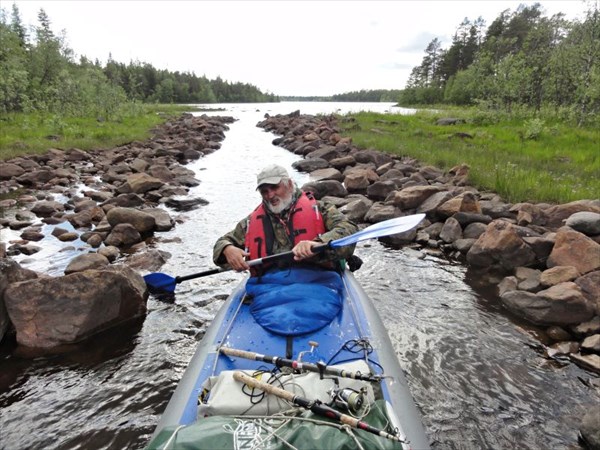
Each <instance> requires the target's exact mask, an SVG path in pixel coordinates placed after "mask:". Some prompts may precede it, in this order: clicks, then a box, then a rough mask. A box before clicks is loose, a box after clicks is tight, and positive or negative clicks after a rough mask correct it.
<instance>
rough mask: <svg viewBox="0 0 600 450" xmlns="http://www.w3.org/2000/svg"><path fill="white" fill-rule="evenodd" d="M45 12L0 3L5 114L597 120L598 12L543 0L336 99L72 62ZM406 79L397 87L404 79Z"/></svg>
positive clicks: (466, 28) (0, 96)
mask: <svg viewBox="0 0 600 450" xmlns="http://www.w3.org/2000/svg"><path fill="white" fill-rule="evenodd" d="M65 42H66V39H65V36H64V35H63V34H55V33H54V32H53V31H52V26H51V21H50V18H49V17H48V15H47V14H46V13H45V11H44V10H43V9H41V10H40V11H39V13H38V24H37V26H29V27H26V26H25V25H24V24H23V23H22V20H21V18H20V14H19V10H18V7H17V6H16V5H15V4H13V5H12V10H11V11H10V12H9V11H6V10H4V9H0V44H1V45H0V114H7V113H29V112H36V113H40V114H44V113H50V114H58V115H61V116H63V117H66V116H68V117H78V116H94V115H95V116H102V117H104V118H110V117H111V116H112V115H114V114H115V113H116V111H118V109H119V108H121V107H122V105H124V104H131V103H135V102H138V103H179V104H182V103H184V104H185V103H243V102H272V101H280V100H303V101H356V102H360V101H366V102H378V101H393V102H398V103H399V104H400V105H402V106H418V105H449V106H450V105H455V106H458V107H464V106H475V107H477V108H478V109H479V110H481V111H488V112H490V114H497V113H504V114H508V115H514V114H521V113H523V112H526V114H527V115H528V116H531V115H534V116H535V115H540V114H543V115H545V116H548V115H551V116H552V117H554V118H555V119H557V120H564V121H565V122H567V123H572V124H576V125H596V124H597V122H598V118H599V117H600V115H599V113H600V11H599V9H598V2H589V3H588V9H587V11H586V14H585V17H584V19H583V20H574V21H569V20H566V19H565V17H564V15H563V14H556V15H553V16H552V17H546V16H545V15H544V12H543V8H542V6H541V5H540V4H539V3H536V4H533V5H531V6H525V5H521V6H519V7H518V8H517V10H515V11H510V10H505V11H503V12H502V13H501V14H500V15H499V16H498V17H497V18H496V19H495V20H494V21H493V22H492V23H491V24H490V25H489V26H486V24H485V22H484V21H483V19H481V18H477V19H475V20H470V19H468V18H465V19H464V20H463V22H462V23H461V24H459V25H458V27H457V29H456V32H455V33H454V36H453V40H452V42H451V44H450V45H449V47H448V48H443V46H442V43H441V41H440V39H439V38H437V37H436V38H434V39H433V40H432V41H431V42H430V43H429V44H428V45H427V47H426V48H425V50H424V53H425V55H424V57H423V59H422V62H421V64H420V65H418V66H416V67H414V68H413V69H412V72H411V75H410V77H409V79H408V82H407V83H406V86H404V88H403V89H400V88H399V89H397V90H389V89H388V90H386V89H379V90H361V91H355V92H347V93H340V94H336V95H333V96H330V97H321V96H320V97H281V98H280V97H278V96H277V95H275V94H272V93H263V92H261V91H260V90H259V89H258V88H257V87H255V86H253V85H251V84H247V83H241V82H229V81H225V80H222V79H221V78H220V77H217V78H216V79H214V80H209V79H207V78H206V77H205V76H197V75H196V74H194V73H189V72H183V73H181V72H170V71H168V70H163V69H158V68H155V67H153V66H152V65H151V64H149V63H145V62H139V61H130V62H129V63H127V64H126V63H123V62H118V61H114V60H113V59H112V58H111V57H109V59H108V61H107V62H106V63H105V64H104V65H102V64H101V63H100V62H99V61H98V60H96V61H90V60H89V59H87V58H86V57H85V56H81V57H79V58H78V60H77V61H76V60H75V56H74V55H75V54H74V52H73V50H71V49H70V48H68V46H67V45H66V44H65ZM399 84H400V83H399Z"/></svg>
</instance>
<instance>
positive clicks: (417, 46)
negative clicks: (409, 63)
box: [396, 31, 442, 53]
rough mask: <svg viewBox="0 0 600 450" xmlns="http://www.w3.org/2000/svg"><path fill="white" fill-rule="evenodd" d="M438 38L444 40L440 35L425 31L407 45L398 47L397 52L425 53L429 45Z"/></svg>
mask: <svg viewBox="0 0 600 450" xmlns="http://www.w3.org/2000/svg"><path fill="white" fill-rule="evenodd" d="M436 37H437V38H438V39H440V40H442V39H441V38H440V36H439V35H435V34H433V33H431V32H429V31H423V32H421V33H419V34H417V35H416V36H415V37H414V38H412V39H411V40H410V41H409V42H408V43H407V44H405V45H403V46H401V47H398V48H397V49H396V51H397V52H399V53H417V52H418V53H423V52H424V51H425V49H426V48H427V45H428V44H429V43H430V42H431V41H432V40H433V39H435V38H436Z"/></svg>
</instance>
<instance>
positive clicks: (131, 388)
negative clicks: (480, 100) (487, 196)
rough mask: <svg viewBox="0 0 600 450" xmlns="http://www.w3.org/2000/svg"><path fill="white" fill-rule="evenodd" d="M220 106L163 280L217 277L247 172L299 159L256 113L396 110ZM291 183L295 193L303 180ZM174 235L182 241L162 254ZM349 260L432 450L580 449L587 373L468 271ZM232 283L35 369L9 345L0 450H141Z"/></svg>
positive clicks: (183, 287)
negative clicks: (216, 254) (558, 354)
mask: <svg viewBox="0 0 600 450" xmlns="http://www.w3.org/2000/svg"><path fill="white" fill-rule="evenodd" d="M223 106H224V107H226V108H227V111H219V112H214V113H210V114H218V115H231V116H234V117H236V118H237V119H239V120H238V121H236V122H235V123H233V124H231V125H230V131H228V132H227V133H226V140H225V141H224V142H223V146H222V148H221V149H220V150H218V151H217V152H215V153H213V154H211V155H208V156H206V157H205V158H203V159H201V160H199V161H196V162H194V163H193V164H190V165H189V166H188V167H190V168H192V169H193V170H195V171H196V172H197V174H198V175H197V178H198V179H200V180H201V184H200V185H199V186H198V187H196V188H194V189H193V190H192V191H191V192H190V195H192V196H194V197H196V196H199V197H203V198H205V199H206V200H208V201H209V204H208V205H206V206H203V207H200V208H199V209H197V210H194V211H189V212H186V213H184V214H183V215H182V218H185V221H184V222H183V223H181V224H178V225H177V227H176V228H175V229H174V230H172V231H170V232H167V233H160V234H158V239H157V240H156V241H157V244H156V245H158V246H159V248H161V249H162V250H166V251H168V252H169V253H171V254H172V257H171V258H170V260H169V261H168V262H167V263H166V264H165V265H164V266H163V267H162V268H161V270H160V271H161V272H164V273H167V274H170V275H172V276H175V275H185V274H188V273H193V272H199V271H202V270H205V269H208V268H212V267H213V264H212V245H213V243H214V241H215V240H216V239H217V237H219V236H220V235H221V234H223V233H224V232H225V231H228V230H229V229H231V228H232V227H233V226H234V225H235V223H236V222H237V221H238V220H239V219H241V218H242V217H243V216H245V215H246V213H247V212H249V211H250V210H251V208H253V207H254V206H255V205H256V204H257V203H258V201H259V198H258V195H257V193H256V192H255V191H254V190H253V189H252V187H253V186H254V181H255V175H256V173H257V172H258V171H259V170H260V168H262V167H263V166H264V165H266V164H269V163H278V164H281V165H284V166H287V167H289V166H290V165H291V163H292V162H294V161H295V160H297V159H298V157H297V156H296V155H294V154H292V153H290V152H288V151H286V150H283V149H281V148H278V147H274V146H273V145H272V144H271V142H272V140H273V139H274V138H275V136H274V135H273V134H271V133H266V132H264V131H263V130H261V129H259V128H256V123H258V122H259V121H261V120H262V119H263V117H264V114H265V113H269V114H271V115H274V114H278V113H283V114H286V113H289V112H292V111H295V110H297V109H300V111H301V112H302V113H306V114H316V113H321V112H322V113H330V112H336V111H340V112H344V111H349V110H352V111H356V110H360V109H372V110H376V111H382V112H383V111H390V110H392V111H393V110H397V109H396V108H392V106H391V104H367V105H365V104H361V105H359V104H343V103H342V104H322V103H309V104H301V103H282V104H273V105H223ZM399 112H402V113H410V111H404V110H403V111H399ZM293 176H294V178H295V180H296V181H297V182H298V183H299V184H302V183H304V182H306V181H308V179H309V178H308V176H307V175H306V174H299V173H295V174H294V175H293ZM172 215H174V216H175V215H177V213H175V212H173V211H172ZM175 237H179V238H180V239H181V242H182V243H181V244H178V243H176V242H169V241H170V240H171V239H172V238H175ZM2 239H3V240H4V239H6V238H5V237H4V236H3V237H2ZM56 251H58V250H55V252H56ZM356 253H357V254H358V255H359V256H360V257H361V258H362V259H363V260H364V261H365V264H364V265H363V267H362V268H361V269H360V270H359V271H358V272H356V273H355V275H356V277H357V279H358V280H359V281H360V282H361V284H362V285H363V287H364V288H365V290H366V292H367V293H368V294H369V295H370V296H371V298H372V299H373V301H374V302H375V305H376V307H377V309H378V311H379V312H380V315H381V316H382V318H383V320H384V323H385V325H386V327H387V329H388V331H389V333H390V337H391V338H392V342H393V343H394V346H395V349H396V352H397V354H398V358H399V359H400V363H401V365H402V367H403V368H404V369H405V371H406V374H407V378H408V381H409V384H410V386H411V390H412V392H413V396H414V398H415V401H416V402H417V405H418V407H419V408H420V410H421V411H422V413H423V420H424V425H425V428H426V429H427V433H428V435H429V438H430V442H431V443H432V445H433V447H434V448H438V449H481V448H494V449H513V448H522V449H532V450H537V449H542V448H559V449H560V448H578V445H577V429H578V426H579V423H580V418H581V417H582V415H583V413H584V411H585V410H586V409H588V408H590V407H597V404H598V396H597V394H596V393H594V392H593V391H592V390H591V389H590V388H588V387H586V385H585V384H584V383H583V382H582V381H586V380H589V379H590V378H593V377H594V376H593V375H592V374H590V373H589V372H586V371H584V370H582V369H580V368H578V367H576V366H574V365H572V364H569V363H564V364H560V363H557V362H549V361H547V360H545V359H544V358H543V357H542V356H541V355H540V353H539V351H538V348H539V341H538V340H537V339H536V338H535V333H536V330H535V329H534V328H531V327H527V326H526V325H524V324H521V323H519V322H518V321H515V320H513V319H512V318H511V317H510V316H508V315H507V314H506V313H505V312H504V311H503V310H502V308H501V306H500V305H499V302H498V300H497V299H496V298H495V296H494V295H488V294H487V293H485V292H483V291H481V292H480V291H479V290H477V289H475V288H473V287H471V284H473V285H474V283H469V281H470V277H471V275H470V274H469V273H468V271H467V270H466V268H464V267H462V266H460V265H457V264H453V263H450V262H448V261H446V260H445V259H444V258H442V257H440V256H439V255H436V254H434V253H431V252H418V251H416V250H413V249H409V248H406V249H402V250H394V249H391V248H387V247H385V246H383V245H381V244H380V243H378V242H376V241H375V242H373V241H370V242H366V243H361V244H359V246H358V248H357V252H356ZM29 258H30V260H29V263H27V260H25V258H23V259H24V260H25V261H24V265H25V267H32V266H34V267H35V269H36V270H45V271H46V272H47V273H52V274H57V273H60V270H62V269H63V268H64V265H66V263H67V262H68V261H63V260H64V259H65V258H63V259H61V258H60V257H57V256H56V254H52V252H51V251H50V250H48V254H42V255H41V256H40V255H39V254H38V255H36V257H35V258H31V257H29ZM28 264H29V265H28ZM240 279H241V275H239V274H236V273H223V274H219V275H213V276H210V277H205V278H200V279H195V280H190V281H186V282H184V283H182V284H180V285H179V286H178V287H177V293H176V297H175V299H174V301H170V302H167V301H164V300H163V301H161V300H159V299H155V298H152V297H151V298H150V299H149V301H148V314H147V315H146V317H145V318H143V319H142V320H139V321H137V322H135V323H132V324H129V325H128V326H126V327H120V328H116V329H112V330H109V331H108V332H106V333H104V334H102V335H99V336H98V337H96V338H94V339H92V340H89V341H87V342H86V343H84V344H82V345H80V346H79V348H77V349H76V350H74V351H72V352H70V353H68V354H65V355H60V356H54V357H44V358H37V359H33V360H30V359H25V358H20V357H18V356H17V355H14V354H13V353H12V351H13V348H12V345H11V344H9V343H4V344H3V346H2V347H0V358H1V359H0V449H6V450H13V449H99V448H111V449H112V448H114V449H121V448H128V449H136V448H143V447H144V445H145V444H147V442H148V440H149V438H150V436H151V434H152V432H153V430H154V427H155V426H156V423H157V422H158V419H159V417H160V414H161V413H162V411H163V410H164V408H165V407H166V404H167V402H168V400H169V398H170V396H171V394H172V392H173V390H174V388H175V386H176V384H177V382H178V380H179V379H180V378H181V376H182V373H183V371H184V370H185V368H186V366H187V364H188V362H189V360H190V358H191V357H192V355H193V353H194V350H195V348H196V345H197V343H198V340H199V339H200V338H201V337H202V335H203V332H204V330H205V329H206V326H207V325H208V324H209V323H210V321H211V319H212V318H213V317H214V315H215V313H216V311H217V310H218V308H219V307H220V306H221V305H222V304H223V301H224V299H225V298H226V296H227V294H228V293H229V291H230V290H231V289H232V287H233V286H234V285H235V284H236V283H237V282H238V281H239V280H240Z"/></svg>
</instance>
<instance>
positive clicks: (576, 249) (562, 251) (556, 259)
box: [546, 227, 600, 274]
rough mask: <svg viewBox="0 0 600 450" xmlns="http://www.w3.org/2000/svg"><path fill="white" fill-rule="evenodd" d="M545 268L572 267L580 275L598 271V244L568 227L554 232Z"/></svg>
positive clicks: (599, 252)
mask: <svg viewBox="0 0 600 450" xmlns="http://www.w3.org/2000/svg"><path fill="white" fill-rule="evenodd" d="M546 264H547V266H548V267H549V268H552V267H555V266H572V267H575V268H576V269H577V271H578V272H579V273H581V274H585V273H588V272H591V271H593V270H597V269H600V244H598V243H597V242H594V241H593V240H592V239H590V238H589V237H587V236H586V235H585V234H583V233H580V232H578V231H575V230H573V229H571V228H569V227H562V228H560V229H559V230H558V231H557V232H556V241H555V243H554V248H553V249H552V252H551V253H550V256H549V257H548V261H547V263H546Z"/></svg>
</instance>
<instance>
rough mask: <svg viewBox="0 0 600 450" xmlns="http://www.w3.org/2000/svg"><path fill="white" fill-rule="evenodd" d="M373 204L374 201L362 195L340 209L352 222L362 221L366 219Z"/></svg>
mask: <svg viewBox="0 0 600 450" xmlns="http://www.w3.org/2000/svg"><path fill="white" fill-rule="evenodd" d="M371 206H373V201H372V200H369V199H368V198H367V197H364V196H361V198H358V199H356V200H353V201H351V202H349V203H347V204H346V205H344V206H342V207H340V208H339V210H340V212H341V213H342V214H344V215H345V216H346V217H347V218H348V219H349V220H351V221H352V222H356V223H360V222H363V221H364V218H365V215H366V214H367V212H368V211H369V209H370V208H371Z"/></svg>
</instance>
